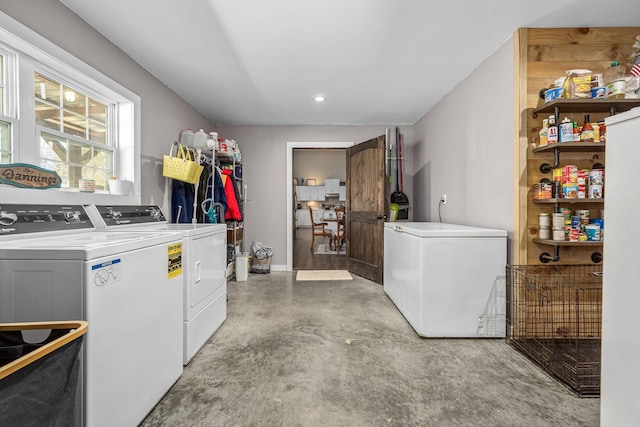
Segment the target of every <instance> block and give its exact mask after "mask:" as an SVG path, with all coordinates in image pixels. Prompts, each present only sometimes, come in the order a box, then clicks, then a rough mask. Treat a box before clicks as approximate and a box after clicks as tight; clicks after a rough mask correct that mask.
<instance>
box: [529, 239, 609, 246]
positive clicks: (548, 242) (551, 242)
mask: <svg viewBox="0 0 640 427" xmlns="http://www.w3.org/2000/svg"><path fill="white" fill-rule="evenodd" d="M533 243H539V244H541V245H548V246H579V247H584V246H602V242H590V241H586V242H570V241H568V240H547V239H533Z"/></svg>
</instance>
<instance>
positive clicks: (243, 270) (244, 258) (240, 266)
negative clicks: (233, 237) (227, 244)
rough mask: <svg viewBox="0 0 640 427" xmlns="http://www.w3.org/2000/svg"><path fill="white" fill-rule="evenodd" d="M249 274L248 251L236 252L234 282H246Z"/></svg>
mask: <svg viewBox="0 0 640 427" xmlns="http://www.w3.org/2000/svg"><path fill="white" fill-rule="evenodd" d="M248 276H249V252H238V253H237V254H236V282H246V281H247V277H248Z"/></svg>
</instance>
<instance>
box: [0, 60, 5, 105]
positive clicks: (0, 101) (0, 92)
mask: <svg viewBox="0 0 640 427" xmlns="http://www.w3.org/2000/svg"><path fill="white" fill-rule="evenodd" d="M4 85H5V82H4V56H2V55H0V114H6V113H5V111H4V104H5V100H4Z"/></svg>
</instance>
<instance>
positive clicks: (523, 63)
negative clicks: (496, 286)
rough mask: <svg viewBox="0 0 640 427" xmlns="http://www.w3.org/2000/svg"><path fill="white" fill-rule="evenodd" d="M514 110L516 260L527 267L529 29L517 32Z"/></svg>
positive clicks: (513, 260)
mask: <svg viewBox="0 0 640 427" xmlns="http://www.w3.org/2000/svg"><path fill="white" fill-rule="evenodd" d="M513 39H514V43H513V48H514V55H513V58H514V66H513V69H514V79H513V84H514V90H513V93H514V102H513V105H514V109H513V122H514V127H513V134H514V135H513V144H514V147H513V153H514V156H513V157H514V159H513V162H514V163H513V188H514V192H515V194H514V197H513V200H514V207H513V215H514V218H513V259H512V260H511V263H512V264H525V263H526V259H527V236H526V232H527V131H526V123H527V118H526V117H525V116H526V114H527V108H526V105H527V45H528V41H527V40H528V30H527V29H526V28H520V29H518V30H517V31H516V32H515V33H514V37H513Z"/></svg>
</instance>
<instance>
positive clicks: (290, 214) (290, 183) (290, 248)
mask: <svg viewBox="0 0 640 427" xmlns="http://www.w3.org/2000/svg"><path fill="white" fill-rule="evenodd" d="M353 145H354V142H287V206H288V209H287V225H288V226H287V271H293V253H294V236H295V240H298V239H299V238H300V239H302V238H304V235H301V232H303V230H309V232H308V233H309V237H308V241H307V244H306V249H304V246H303V245H302V244H300V247H301V249H299V251H304V250H306V251H308V252H311V249H310V247H309V245H310V243H311V240H310V239H311V235H310V228H309V229H305V228H299V229H298V230H296V222H295V220H296V218H295V211H296V208H297V203H298V202H297V201H296V200H295V199H294V193H295V188H294V178H297V179H301V178H304V179H305V184H306V183H308V182H306V180H307V179H309V178H310V179H315V180H316V184H319V183H320V182H322V183H323V182H324V179H325V178H331V177H326V176H317V177H316V176H300V177H296V176H294V174H293V167H294V151H295V150H340V151H342V152H343V154H345V156H346V153H345V149H346V148H348V147H351V146H353ZM319 152H320V151H318V153H319ZM345 159H346V157H345ZM345 171H346V169H345ZM345 171H343V172H342V173H345ZM321 173H322V172H320V171H318V172H310V173H309V175H311V174H321ZM299 184H300V183H299ZM313 203H314V204H316V203H317V204H318V205H317V207H318V206H321V204H322V202H313ZM307 211H308V207H307ZM299 232H300V233H299ZM327 243H328V241H327ZM306 255H308V256H310V255H311V254H310V253H306ZM325 256H331V255H325ZM323 262H324V261H323ZM307 265H314V264H313V263H311V264H309V263H305V264H304V269H307V267H306V266H307ZM326 268H331V267H326ZM314 269H315V268H314ZM317 269H321V268H320V266H319V267H318V268H317Z"/></svg>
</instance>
